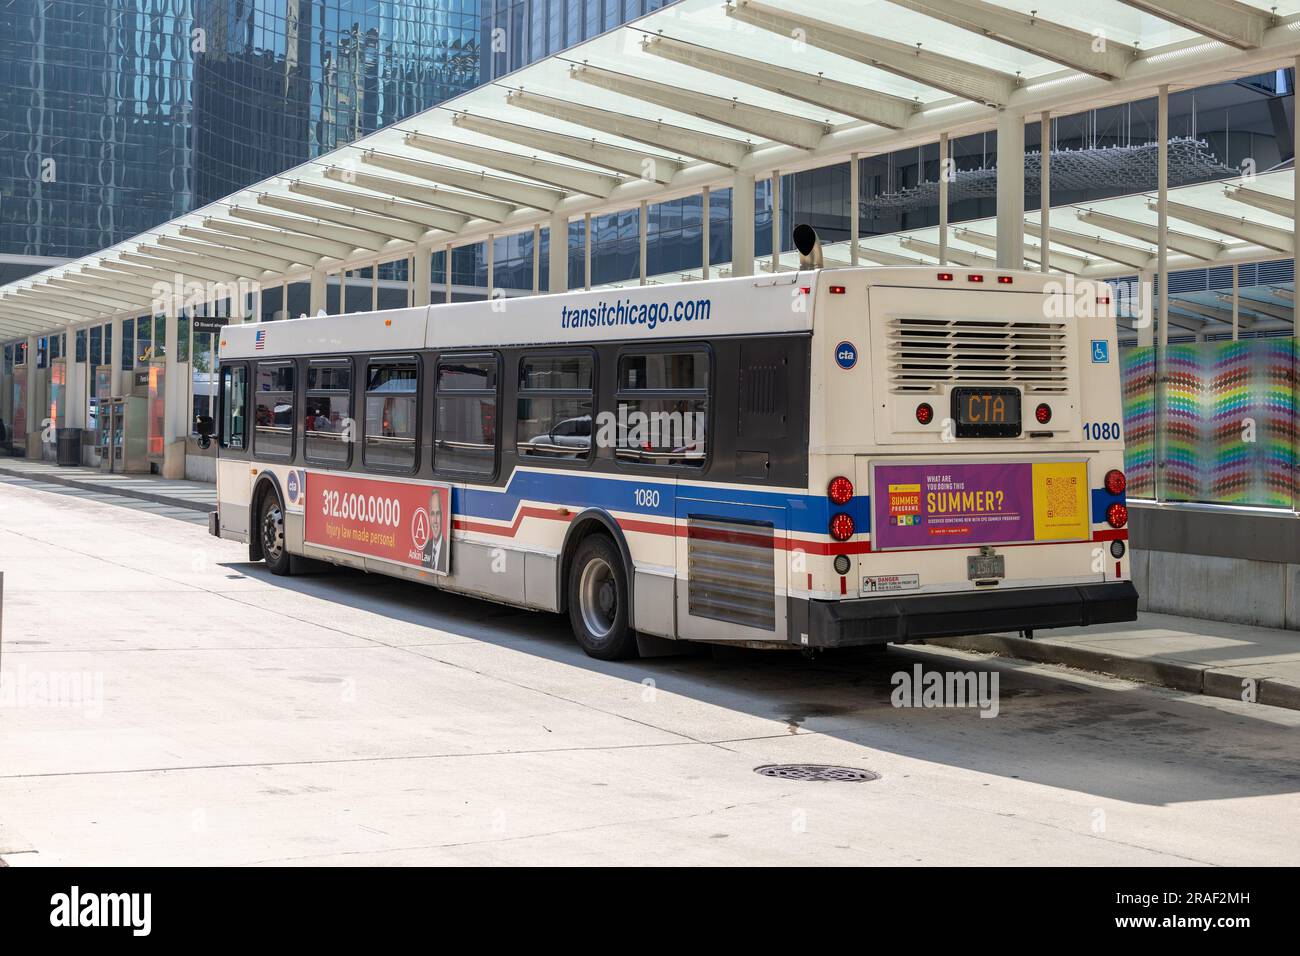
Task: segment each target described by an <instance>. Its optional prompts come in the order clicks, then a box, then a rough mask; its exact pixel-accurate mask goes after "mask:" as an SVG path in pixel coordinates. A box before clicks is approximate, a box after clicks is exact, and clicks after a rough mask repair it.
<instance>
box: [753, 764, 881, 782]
mask: <svg viewBox="0 0 1300 956" xmlns="http://www.w3.org/2000/svg"><path fill="white" fill-rule="evenodd" d="M754 773H756V774H758V775H759V776H762V777H779V778H781V779H782V780H822V781H831V782H834V783H867V782H868V781H871V780H879V779H880V774H878V773H872V772H871V771H870V770H859V769H858V768H857V767H829V766H826V765H824V764H817V763H773V764H767V765H765V766H762V767H755V768H754Z"/></svg>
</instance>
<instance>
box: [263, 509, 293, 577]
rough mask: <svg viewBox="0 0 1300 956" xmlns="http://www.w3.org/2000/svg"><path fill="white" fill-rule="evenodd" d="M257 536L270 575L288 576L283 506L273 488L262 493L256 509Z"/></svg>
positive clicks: (287, 553)
mask: <svg viewBox="0 0 1300 956" xmlns="http://www.w3.org/2000/svg"><path fill="white" fill-rule="evenodd" d="M257 534H258V536H259V543H260V544H261V546H262V560H263V561H265V562H266V567H267V569H268V570H269V571H270V572H271V573H272V574H282V575H283V574H288V573H289V545H288V542H287V541H286V539H285V531H284V505H282V504H281V503H280V496H279V494H277V493H276V491H275V489H273V488H268V489H267V490H266V491H264V492H263V493H262V499H261V503H260V504H259V506H258V509H257Z"/></svg>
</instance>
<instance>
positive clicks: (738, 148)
mask: <svg viewBox="0 0 1300 956" xmlns="http://www.w3.org/2000/svg"><path fill="white" fill-rule="evenodd" d="M506 104H507V105H509V106H516V107H519V108H520V109H525V110H530V111H532V112H534V113H538V114H540V115H542V116H550V117H552V118H553V119H558V120H563V121H564V122H566V123H573V124H574V125H575V126H581V127H584V128H586V129H589V130H593V131H596V132H601V133H606V134H608V135H610V136H617V137H620V138H622V139H630V140H632V141H633V142H637V143H644V144H646V145H647V146H653V147H655V148H656V149H662V150H666V151H668V152H670V153H676V154H678V155H681V156H689V157H690V158H692V159H698V160H701V161H702V162H706V163H713V164H715V165H717V166H726V167H729V168H731V169H735V168H736V167H737V166H739V165H740V164H741V163H742V162H744V160H745V157H747V156H748V155H749V152H750V148H751V147H750V144H748V143H745V142H742V141H740V140H738V139H730V138H728V137H726V136H716V135H714V134H713V133H701V132H699V131H697V130H693V129H687V128H686V127H684V126H674V125H672V124H671V123H665V122H663V121H662V120H654V119H645V118H643V117H640V116H632V115H630V114H628V113H616V112H614V111H613V110H603V109H599V108H597V107H595V106H587V105H586V104H582V103H571V102H569V101H568V100H562V99H560V98H558V97H555V96H542V95H541V94H538V93H529V92H526V91H524V90H511V91H510V92H509V93H507V94H506ZM538 132H539V133H543V132H544V131H542V130H538ZM546 135H554V134H546ZM588 145H589V146H596V145H599V144H597V143H596V142H595V141H594V140H590V141H589V143H588ZM653 159H655V157H653V156H642V157H641V163H644V162H645V161H646V160H653ZM642 168H643V170H644V166H643V167H642ZM643 175H644V172H643Z"/></svg>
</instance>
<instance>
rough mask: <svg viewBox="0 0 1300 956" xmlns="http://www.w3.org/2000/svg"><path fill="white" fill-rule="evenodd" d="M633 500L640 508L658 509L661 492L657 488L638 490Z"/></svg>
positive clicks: (633, 495) (633, 493) (634, 493)
mask: <svg viewBox="0 0 1300 956" xmlns="http://www.w3.org/2000/svg"><path fill="white" fill-rule="evenodd" d="M632 500H633V501H635V502H636V506H637V507H638V508H658V507H659V491H658V489H656V488H638V489H636V491H634V492H632Z"/></svg>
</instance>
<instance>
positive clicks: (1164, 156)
mask: <svg viewBox="0 0 1300 956" xmlns="http://www.w3.org/2000/svg"><path fill="white" fill-rule="evenodd" d="M1156 103H1157V105H1156V117H1157V119H1156V127H1157V132H1156V138H1157V140H1158V142H1157V144H1156V147H1157V151H1156V259H1157V266H1156V272H1157V274H1158V275H1159V276H1160V298H1159V302H1158V308H1157V315H1158V317H1159V322H1160V349H1161V351H1162V352H1163V350H1164V349H1165V347H1166V346H1168V345H1169V283H1168V281H1167V277H1168V272H1169V87H1168V86H1162V87H1160V95H1159V97H1158V98H1157V101H1156ZM1160 364H1161V367H1162V369H1163V365H1164V359H1163V356H1162V358H1161V362H1160Z"/></svg>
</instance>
